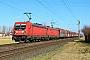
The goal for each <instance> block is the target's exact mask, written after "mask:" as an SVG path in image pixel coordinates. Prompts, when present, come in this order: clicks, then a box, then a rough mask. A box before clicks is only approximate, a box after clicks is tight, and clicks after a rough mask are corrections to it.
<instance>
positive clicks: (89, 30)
mask: <svg viewBox="0 0 90 60" xmlns="http://www.w3.org/2000/svg"><path fill="white" fill-rule="evenodd" d="M82 32H83V33H84V36H85V41H86V42H90V26H84V27H83V29H82Z"/></svg>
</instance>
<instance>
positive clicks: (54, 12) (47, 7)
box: [37, 0, 68, 24]
mask: <svg viewBox="0 0 90 60" xmlns="http://www.w3.org/2000/svg"><path fill="white" fill-rule="evenodd" d="M37 1H38V2H39V3H40V4H41V5H43V6H44V7H45V8H47V9H48V10H49V11H50V12H52V13H53V14H54V15H56V16H57V17H58V18H60V19H61V20H62V21H64V22H66V21H65V20H64V19H62V18H61V17H60V16H59V15H57V14H56V13H55V12H53V11H52V10H51V9H49V8H48V7H47V6H45V5H44V4H43V3H42V2H40V1H39V0H37ZM58 21H59V20H58ZM58 21H57V22H58ZM66 23H67V22H66ZM67 24H68V23H67Z"/></svg>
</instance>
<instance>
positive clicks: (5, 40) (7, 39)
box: [0, 37, 16, 45]
mask: <svg viewBox="0 0 90 60" xmlns="http://www.w3.org/2000/svg"><path fill="white" fill-rule="evenodd" d="M11 43H16V42H15V41H13V40H12V39H11V37H0V45H3V44H11Z"/></svg>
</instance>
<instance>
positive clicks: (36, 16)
mask: <svg viewBox="0 0 90 60" xmlns="http://www.w3.org/2000/svg"><path fill="white" fill-rule="evenodd" d="M8 1H10V0H8ZM10 2H11V1H10ZM0 3H1V4H4V5H6V6H9V7H11V8H14V9H16V10H19V11H21V12H23V13H24V12H26V11H24V10H22V9H20V8H17V7H14V6H11V5H9V4H7V3H4V2H1V1H0ZM12 3H14V2H12ZM14 4H16V3H14ZM17 5H18V4H17ZM18 6H21V5H18ZM22 7H23V6H22ZM23 8H25V9H27V8H26V7H23ZM28 10H29V9H28ZM30 11H31V10H30ZM32 15H33V16H35V17H37V18H39V19H42V20H45V19H44V18H41V17H39V16H36V15H35V14H33V13H32Z"/></svg>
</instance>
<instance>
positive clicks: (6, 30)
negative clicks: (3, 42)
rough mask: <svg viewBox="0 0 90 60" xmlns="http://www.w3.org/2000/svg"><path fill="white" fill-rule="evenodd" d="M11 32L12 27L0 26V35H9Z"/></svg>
mask: <svg viewBox="0 0 90 60" xmlns="http://www.w3.org/2000/svg"><path fill="white" fill-rule="evenodd" d="M11 31H12V27H10V26H0V33H3V34H6V35H9V34H10V33H11Z"/></svg>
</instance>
